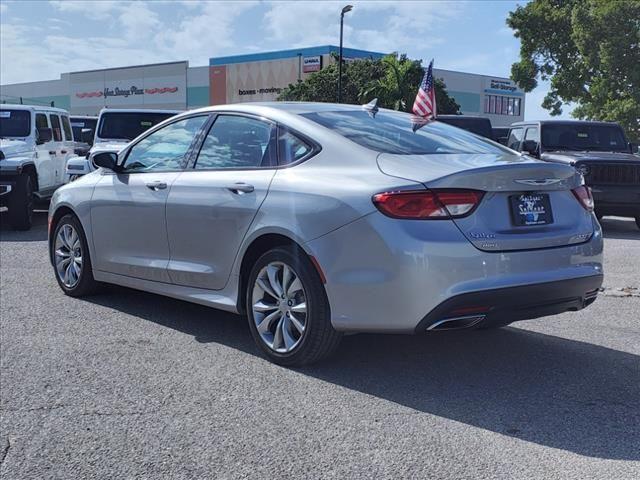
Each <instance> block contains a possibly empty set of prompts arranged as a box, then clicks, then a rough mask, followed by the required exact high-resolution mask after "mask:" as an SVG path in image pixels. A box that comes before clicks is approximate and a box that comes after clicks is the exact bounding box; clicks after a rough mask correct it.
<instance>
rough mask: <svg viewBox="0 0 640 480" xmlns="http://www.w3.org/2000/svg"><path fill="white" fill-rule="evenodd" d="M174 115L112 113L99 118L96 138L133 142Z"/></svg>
mask: <svg viewBox="0 0 640 480" xmlns="http://www.w3.org/2000/svg"><path fill="white" fill-rule="evenodd" d="M174 115H175V113H151V112H149V113H146V112H126V113H125V112H113V113H103V114H102V116H101V117H100V126H99V128H98V137H100V138H121V139H124V140H133V139H134V138H136V137H137V136H138V135H140V134H141V133H143V132H146V131H147V130H148V129H150V128H151V127H153V126H154V125H157V124H158V123H160V122H162V121H163V120H166V119H167V118H169V117H173V116H174Z"/></svg>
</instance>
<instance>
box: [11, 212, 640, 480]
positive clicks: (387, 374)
mask: <svg viewBox="0 0 640 480" xmlns="http://www.w3.org/2000/svg"><path fill="white" fill-rule="evenodd" d="M0 217H2V218H0V220H1V221H2V224H3V225H2V231H1V232H0V240H1V242H0V263H1V270H0V276H1V290H0V301H1V310H0V312H1V316H2V318H1V325H0V349H1V352H0V362H1V371H0V375H1V378H0V380H1V384H0V385H1V391H0V400H1V403H0V415H1V417H0V419H1V425H0V462H1V465H0V476H2V478H6V479H27V478H64V479H71V478H100V479H104V478H167V477H172V478H244V477H249V478H277V477H295V478H452V479H454V478H455V479H463V478H465V479H466V478H468V479H478V478H503V479H514V478H540V479H542V478H545V479H548V478H563V479H564V478H575V479H586V478H620V479H631V478H640V448H639V447H638V446H639V445H640V427H639V425H640V313H639V312H640V290H638V287H640V231H639V230H638V229H637V228H636V226H635V224H634V222H633V221H631V220H629V219H614V218H607V219H605V220H604V221H603V226H604V229H605V237H606V241H605V255H606V256H605V268H606V271H605V290H604V292H603V293H602V295H601V296H600V297H599V299H598V300H597V301H596V302H595V303H594V304H593V305H592V306H591V307H589V308H588V309H586V310H583V311H581V312H578V313H566V314H563V315H560V316H557V317H552V318H543V319H539V320H534V321H526V322H522V323H519V324H517V325H516V326H514V327H509V328H504V329H500V330H496V331H468V332H451V333H446V332H440V333H436V334H432V335H430V336H414V337H411V336H381V335H355V336H350V337H346V338H345V339H344V341H343V343H342V345H341V347H340V349H339V351H338V352H337V355H335V356H333V357H332V358H331V359H330V360H329V361H326V362H324V363H321V364H318V365H315V366H313V367H307V368H303V369H297V370H290V369H286V368H282V367H278V366H276V365H273V364H271V363H269V362H268V361H266V360H264V359H263V358H262V357H260V356H259V355H258V353H257V350H256V348H255V347H254V344H253V341H252V339H251V337H250V334H249V330H248V327H247V326H246V323H245V322H246V321H245V320H244V319H243V318H240V317H237V316H234V315H230V314H226V313H222V312H219V311H216V310H212V309H208V308H205V307H201V306H197V305H192V304H188V303H184V302H180V301H177V300H172V299H168V298H164V297H159V296H155V295H152V294H147V293H142V292H137V291H133V290H128V289H124V288H117V287H112V288H109V289H107V290H106V291H105V292H104V293H103V294H100V295H97V296H95V297H91V298H86V299H73V298H70V297H66V296H64V295H63V294H62V292H61V291H60V289H59V288H58V286H57V284H56V282H55V279H54V277H53V273H52V270H51V267H50V265H49V263H48V259H47V247H46V213H44V212H40V213H38V214H37V218H36V224H37V225H36V226H35V227H34V228H33V229H32V230H31V231H28V232H13V231H10V230H8V228H7V226H6V221H5V220H6V219H4V218H3V216H2V215H0ZM541 254H542V253H541Z"/></svg>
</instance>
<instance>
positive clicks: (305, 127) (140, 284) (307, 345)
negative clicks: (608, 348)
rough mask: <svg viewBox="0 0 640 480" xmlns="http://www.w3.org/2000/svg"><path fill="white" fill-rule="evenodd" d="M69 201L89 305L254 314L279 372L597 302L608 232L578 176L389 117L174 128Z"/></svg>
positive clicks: (299, 111)
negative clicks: (139, 297) (359, 345)
mask: <svg viewBox="0 0 640 480" xmlns="http://www.w3.org/2000/svg"><path fill="white" fill-rule="evenodd" d="M94 161H95V162H96V164H97V166H99V167H101V168H99V169H98V170H97V171H95V172H93V173H92V174H89V175H87V176H85V177H84V178H82V179H80V180H78V181H76V182H73V183H72V184H69V185H66V186H64V187H62V188H60V189H59V190H57V191H56V193H55V194H54V197H53V200H52V202H51V207H50V210H49V244H50V256H51V262H52V264H53V266H54V272H55V276H56V279H57V281H58V283H59V284H60V287H61V288H62V290H63V291H64V292H65V293H66V294H68V295H72V296H82V295H87V294H90V293H92V292H95V291H96V290H97V289H99V287H100V285H101V284H102V283H113V284H118V285H123V286H127V287H131V288H136V289H140V290H145V291H148V292H154V293H157V294H161V295H168V296H171V297H175V298H179V299H183V300H187V301H191V302H196V303H200V304H203V305H208V306H211V307H215V308H219V309H223V310H227V311H230V312H236V313H241V314H246V316H247V317H248V321H249V325H250V328H251V332H252V334H253V337H254V339H255V341H256V343H257V345H258V346H259V347H260V349H261V350H262V351H263V352H264V353H265V354H266V355H267V356H268V357H269V358H270V359H271V360H273V361H275V362H277V363H280V364H284V365H302V364H306V363H310V362H314V361H317V360H319V359H320V358H323V357H325V356H327V355H328V354H329V353H331V352H332V351H333V350H334V349H335V348H336V346H337V345H338V342H339V340H340V337H341V335H342V334H343V333H344V332H393V333H421V332H436V331H439V330H445V329H459V328H493V327H500V326H503V325H507V324H509V323H511V322H514V321H516V320H524V319H529V318H535V317H540V316H545V315H551V314H557V313H560V312H565V311H568V310H580V309H582V308H583V307H585V306H587V305H589V304H590V303H591V302H593V301H594V300H595V297H596V294H597V292H598V288H599V287H600V285H601V283H602V232H601V229H600V226H599V225H598V222H597V220H596V218H595V216H594V214H593V200H592V197H591V193H590V191H589V189H588V188H587V187H585V186H584V185H583V181H582V177H581V176H580V174H579V173H577V172H576V171H575V169H574V168H573V167H570V166H567V165H560V164H551V163H544V162H541V161H539V160H536V159H534V158H531V157H527V156H522V155H520V154H518V153H516V152H514V151H512V150H509V149H507V148H505V147H502V146H501V145H499V144H497V143H494V142H491V141H489V140H486V139H484V138H481V137H478V136H475V135H473V134H471V133H468V132H465V131H463V130H460V129H458V128H455V127H451V126H449V125H445V124H442V123H439V122H437V121H436V122H431V123H428V124H426V125H425V124H423V123H421V122H417V121H416V119H415V118H413V117H412V116H410V115H407V114H403V113H398V112H394V111H388V110H382V109H381V110H377V109H376V108H370V107H359V106H347V105H332V104H314V103H268V104H246V105H232V106H216V107H208V108H204V109H200V110H194V111H190V112H186V113H183V114H181V115H178V116H176V117H173V118H171V119H169V120H167V121H165V122H163V123H161V124H159V125H157V126H155V127H154V128H152V129H150V130H148V131H147V132H145V133H144V134H142V135H141V136H140V137H138V138H136V139H135V140H133V141H132V142H131V143H130V144H129V145H128V146H127V147H126V148H125V149H124V150H122V151H121V152H120V153H119V154H115V153H103V154H100V155H97V156H96V157H95V160H94Z"/></svg>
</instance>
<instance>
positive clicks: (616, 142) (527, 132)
mask: <svg viewBox="0 0 640 480" xmlns="http://www.w3.org/2000/svg"><path fill="white" fill-rule="evenodd" d="M507 145H508V146H509V147H510V148H513V149H514V150H519V151H523V152H526V153H528V154H529V155H532V156H534V157H537V158H540V159H541V160H544V161H547V162H554V163H563V164H567V165H573V166H574V167H575V168H576V169H577V170H578V171H579V172H580V173H582V175H584V179H585V183H586V184H587V185H588V186H589V187H590V188H591V190H592V192H593V197H594V201H595V212H596V215H597V216H598V218H602V216H604V215H618V216H622V217H632V218H635V221H636V224H637V225H638V228H640V159H639V158H638V157H637V156H636V155H633V151H634V150H635V149H636V148H637V146H635V145H633V144H631V143H629V142H628V141H627V139H626V137H625V135H624V131H623V130H622V128H621V127H620V125H618V124H617V123H611V122H586V121H565V120H546V121H536V122H518V123H514V124H513V125H512V126H511V130H510V132H509V139H508V140H507Z"/></svg>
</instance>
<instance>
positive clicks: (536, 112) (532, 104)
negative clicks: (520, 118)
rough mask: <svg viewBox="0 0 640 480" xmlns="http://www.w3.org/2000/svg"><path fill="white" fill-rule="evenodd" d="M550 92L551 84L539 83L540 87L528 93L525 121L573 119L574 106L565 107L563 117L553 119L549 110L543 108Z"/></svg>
mask: <svg viewBox="0 0 640 480" xmlns="http://www.w3.org/2000/svg"><path fill="white" fill-rule="evenodd" d="M548 92H549V84H548V83H546V82H539V83H538V86H537V87H536V88H535V89H534V90H533V91H531V92H530V93H527V98H526V101H525V111H524V119H525V120H548V119H569V118H573V117H572V116H571V112H572V111H573V109H574V108H575V106H574V105H572V104H569V105H564V106H563V108H562V115H560V116H558V117H552V116H551V115H550V113H549V110H546V109H544V108H542V101H543V100H544V97H545V96H546V95H547V93H548Z"/></svg>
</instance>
